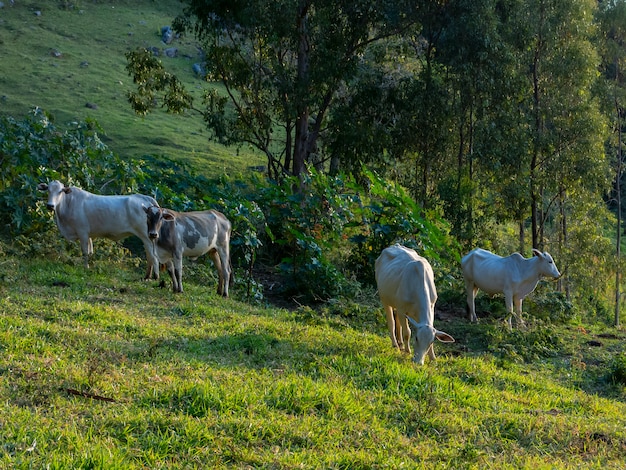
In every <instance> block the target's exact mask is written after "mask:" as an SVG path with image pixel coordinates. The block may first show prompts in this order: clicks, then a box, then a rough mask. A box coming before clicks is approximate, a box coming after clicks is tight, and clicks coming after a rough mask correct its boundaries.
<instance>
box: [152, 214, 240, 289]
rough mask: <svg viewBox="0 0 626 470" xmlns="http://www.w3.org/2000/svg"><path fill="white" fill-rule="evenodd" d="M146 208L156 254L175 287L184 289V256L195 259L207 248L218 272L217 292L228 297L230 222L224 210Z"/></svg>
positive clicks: (173, 287)
mask: <svg viewBox="0 0 626 470" xmlns="http://www.w3.org/2000/svg"><path fill="white" fill-rule="evenodd" d="M144 211H145V214H146V215H147V219H148V231H147V234H148V236H149V237H150V239H151V240H153V242H154V245H155V253H156V256H157V258H158V259H159V261H160V262H161V263H163V264H165V265H166V266H167V271H168V272H169V273H170V277H171V278H172V290H173V291H174V292H182V291H183V256H187V257H189V258H192V259H195V258H197V257H198V256H201V255H203V254H205V253H207V252H208V253H209V256H210V257H211V259H212V260H213V264H214V265H215V267H216V268H217V272H218V276H219V282H218V286H217V293H218V294H219V295H222V296H224V297H228V287H229V284H230V283H231V280H232V277H231V269H230V233H231V225H230V221H229V220H228V219H227V218H226V217H225V216H224V214H222V213H221V212H218V211H215V210H208V211H196V212H176V211H173V210H170V209H162V208H160V207H158V206H156V205H153V206H150V207H144ZM144 220H145V215H144Z"/></svg>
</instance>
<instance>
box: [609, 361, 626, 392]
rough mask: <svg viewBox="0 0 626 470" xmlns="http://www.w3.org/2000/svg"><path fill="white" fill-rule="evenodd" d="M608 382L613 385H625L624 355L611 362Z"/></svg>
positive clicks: (625, 365)
mask: <svg viewBox="0 0 626 470" xmlns="http://www.w3.org/2000/svg"><path fill="white" fill-rule="evenodd" d="M608 380H609V382H611V383H613V384H620V385H626V354H624V353H622V354H619V355H618V356H615V357H614V358H613V359H612V360H611V362H610V363H609V372H608Z"/></svg>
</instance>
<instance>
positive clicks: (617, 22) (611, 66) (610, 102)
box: [598, 0, 626, 326]
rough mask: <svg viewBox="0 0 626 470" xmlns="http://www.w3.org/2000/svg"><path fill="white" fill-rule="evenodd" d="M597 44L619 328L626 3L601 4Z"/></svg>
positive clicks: (625, 117)
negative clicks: (607, 125) (606, 123)
mask: <svg viewBox="0 0 626 470" xmlns="http://www.w3.org/2000/svg"><path fill="white" fill-rule="evenodd" d="M598 24H599V34H598V38H599V40H598V43H599V46H600V50H601V55H602V67H601V70H602V73H603V76H604V79H605V85H606V88H604V89H603V92H604V96H605V97H606V99H605V100H604V103H605V112H606V114H607V115H608V116H610V120H611V133H610V136H609V138H608V139H607V142H606V147H607V153H608V154H609V155H611V156H613V159H612V160H613V169H614V174H615V179H614V184H615V186H614V191H613V194H614V200H615V214H616V216H617V224H616V231H615V232H616V244H615V246H616V249H615V254H616V270H615V315H614V324H615V326H619V324H620V305H621V292H620V284H621V273H622V270H621V264H622V260H621V238H622V191H623V189H622V184H621V181H622V174H623V170H624V151H623V146H624V135H623V133H624V129H625V127H626V111H625V109H626V80H625V79H624V71H625V69H626V2H625V1H624V0H613V1H609V2H603V3H601V4H600V8H599V11H598Z"/></svg>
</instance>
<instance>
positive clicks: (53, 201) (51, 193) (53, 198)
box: [37, 180, 72, 211]
mask: <svg viewBox="0 0 626 470" xmlns="http://www.w3.org/2000/svg"><path fill="white" fill-rule="evenodd" d="M37 189H39V190H40V191H48V203H47V204H46V206H47V207H48V209H49V210H51V211H54V209H55V208H56V207H57V206H58V205H59V204H60V203H61V200H62V198H63V196H64V195H65V194H69V193H71V192H72V189H71V188H70V187H68V186H65V185H64V184H63V183H61V182H60V181H58V180H54V181H51V182H50V184H46V183H39V185H37Z"/></svg>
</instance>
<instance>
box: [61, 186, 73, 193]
mask: <svg viewBox="0 0 626 470" xmlns="http://www.w3.org/2000/svg"><path fill="white" fill-rule="evenodd" d="M63 192H64V193H65V194H69V193H71V192H72V188H70V187H69V186H66V187H64V188H63Z"/></svg>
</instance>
